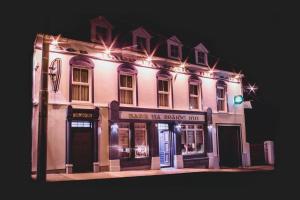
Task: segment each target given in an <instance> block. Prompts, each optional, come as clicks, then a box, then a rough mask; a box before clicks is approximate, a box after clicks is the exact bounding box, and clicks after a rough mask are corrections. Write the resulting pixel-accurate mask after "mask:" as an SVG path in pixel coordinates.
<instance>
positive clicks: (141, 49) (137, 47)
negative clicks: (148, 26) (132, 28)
mask: <svg viewBox="0 0 300 200" xmlns="http://www.w3.org/2000/svg"><path fill="white" fill-rule="evenodd" d="M135 37H136V38H135V41H136V45H137V46H136V49H137V50H139V51H144V50H146V51H147V52H148V41H147V38H146V37H143V36H140V35H136V36H135ZM139 39H143V40H144V42H145V44H144V47H142V46H141V48H139Z"/></svg>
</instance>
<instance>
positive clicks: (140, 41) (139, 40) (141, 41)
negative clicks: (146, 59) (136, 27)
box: [136, 36, 147, 50]
mask: <svg viewBox="0 0 300 200" xmlns="http://www.w3.org/2000/svg"><path fill="white" fill-rule="evenodd" d="M136 44H137V49H138V50H144V49H147V44H146V38H144V37H139V36H137V37H136Z"/></svg>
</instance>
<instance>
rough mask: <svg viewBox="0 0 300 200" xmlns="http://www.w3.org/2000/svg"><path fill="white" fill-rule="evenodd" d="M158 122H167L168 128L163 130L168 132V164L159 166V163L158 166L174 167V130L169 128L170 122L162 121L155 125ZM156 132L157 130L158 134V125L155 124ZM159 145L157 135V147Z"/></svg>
mask: <svg viewBox="0 0 300 200" xmlns="http://www.w3.org/2000/svg"><path fill="white" fill-rule="evenodd" d="M158 124H168V128H169V129H165V130H167V131H168V132H169V152H170V165H168V166H161V165H160V168H168V167H174V150H175V148H176V144H175V143H174V141H175V140H174V132H173V131H172V130H171V127H170V126H171V125H170V123H164V122H163V123H159V122H158V123H157V125H158ZM157 132H158V134H160V133H159V129H158V126H157ZM159 146H160V140H159V135H158V148H159ZM158 153H159V152H158Z"/></svg>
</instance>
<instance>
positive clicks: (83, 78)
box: [81, 69, 89, 83]
mask: <svg viewBox="0 0 300 200" xmlns="http://www.w3.org/2000/svg"><path fill="white" fill-rule="evenodd" d="M88 74H89V73H88V70H86V69H81V82H83V83H88V80H89V77H88Z"/></svg>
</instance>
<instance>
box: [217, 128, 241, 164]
mask: <svg viewBox="0 0 300 200" xmlns="http://www.w3.org/2000/svg"><path fill="white" fill-rule="evenodd" d="M220 126H235V127H239V130H240V131H239V148H240V151H241V152H240V154H239V157H240V164H239V166H238V167H241V166H243V138H242V125H241V124H235V123H232V124H228V123H216V143H217V145H216V146H217V154H218V157H219V163H220V142H219V127H220Z"/></svg>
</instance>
